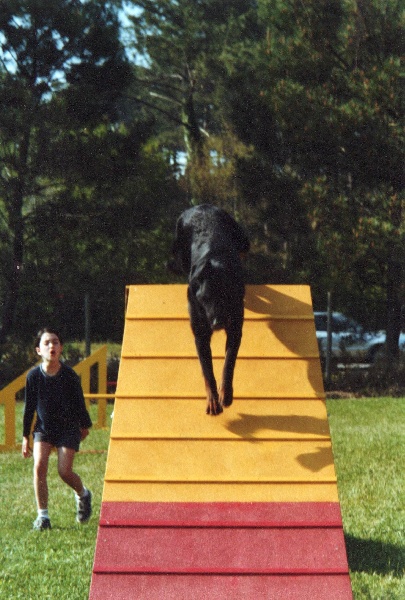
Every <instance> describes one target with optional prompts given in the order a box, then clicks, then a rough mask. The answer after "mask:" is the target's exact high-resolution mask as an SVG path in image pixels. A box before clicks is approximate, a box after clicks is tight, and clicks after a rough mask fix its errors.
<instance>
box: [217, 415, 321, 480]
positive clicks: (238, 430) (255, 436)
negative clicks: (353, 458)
mask: <svg viewBox="0 0 405 600" xmlns="http://www.w3.org/2000/svg"><path fill="white" fill-rule="evenodd" d="M226 428H227V429H228V431H231V432H232V433H234V434H236V435H238V436H239V437H240V438H242V439H244V440H247V441H249V442H252V443H259V442H261V441H263V440H272V439H275V440H280V439H282V440H283V441H296V440H297V439H300V440H301V441H306V440H313V439H314V438H316V440H317V441H319V442H323V441H326V442H329V440H330V437H329V428H328V423H327V420H326V419H320V418H316V417H311V416H305V415H266V416H262V415H260V416H259V415H251V414H246V413H238V418H237V419H232V420H230V421H228V422H227V424H226ZM274 432H281V433H282V434H285V435H281V436H275V435H274ZM303 434H304V435H305V437H303ZM295 460H296V461H297V462H298V463H299V464H300V465H301V466H302V467H303V468H304V469H306V470H308V471H312V473H318V472H319V471H322V469H324V468H325V467H328V466H329V465H331V464H333V454H332V450H331V448H330V446H329V445H328V446H327V447H324V446H317V447H316V451H315V452H314V451H312V452H304V453H301V454H298V455H297V456H296V457H295Z"/></svg>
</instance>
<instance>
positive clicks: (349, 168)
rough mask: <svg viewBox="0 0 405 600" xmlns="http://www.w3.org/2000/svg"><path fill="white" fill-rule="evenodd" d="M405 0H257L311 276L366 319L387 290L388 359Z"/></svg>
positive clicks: (394, 338)
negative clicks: (309, 240)
mask: <svg viewBox="0 0 405 600" xmlns="http://www.w3.org/2000/svg"><path fill="white" fill-rule="evenodd" d="M401 4H402V3H401V2H399V1H396V0H389V1H387V2H384V3H381V2H378V1H377V0H361V1H360V0H358V1H356V0H349V1H342V0H322V1H319V0H316V1H315V0H313V1H312V0H311V1H308V2H301V1H300V0H290V1H289V2H285V1H283V0H279V1H277V2H274V1H271V2H270V1H269V0H261V2H260V3H259V11H260V15H261V18H262V22H263V24H264V25H265V26H266V28H267V35H266V40H265V44H263V45H262V55H261V56H259V57H257V56H256V61H255V64H254V68H253V70H254V72H255V74H256V77H255V87H254V90H255V92H256V97H257V98H258V99H259V96H260V102H259V101H257V103H256V104H257V106H259V107H260V105H261V104H265V105H266V108H265V110H263V111H262V115H266V111H267V113H270V114H271V115H272V117H273V120H274V122H276V123H277V128H278V131H279V135H280V139H281V140H282V147H283V151H284V156H285V160H284V162H283V163H282V167H283V171H284V173H285V172H286V170H287V171H288V172H290V173H292V174H293V176H294V180H295V182H296V184H297V185H298V197H299V200H300V202H301V204H302V205H303V206H304V210H305V213H306V215H307V220H308V224H309V225H310V227H311V229H312V231H313V235H314V240H315V243H316V251H317V254H318V259H317V263H315V264H313V267H312V275H313V277H314V278H315V279H316V280H318V281H319V280H320V279H323V285H324V286H325V287H326V286H327V287H333V288H334V290H335V291H336V295H339V300H340V301H341V302H344V301H346V303H350V302H351V308H352V309H354V311H356V309H357V311H358V312H359V311H360V306H359V301H360V300H361V301H362V305H363V306H364V299H365V297H366V298H368V299H370V300H372V299H373V296H375V293H376V290H378V288H384V289H385V293H386V302H387V311H386V315H387V316H386V327H387V351H388V352H389V354H390V355H391V356H396V354H397V352H398V336H399V331H400V312H401V304H402V303H403V293H404V291H403V265H404V261H405V256H404V248H405V244H404V196H403V189H404V180H403V175H404V171H403V144H404V138H403V131H404V128H403V114H404V91H403V87H402V86H401V73H400V71H401V67H400V60H401V56H403V50H404V48H403V44H404V42H403V40H404V39H405V38H404V35H403V26H404V22H403V12H402V7H401ZM239 102H243V98H242V99H239ZM322 257H323V260H322ZM322 264H323V269H324V273H321V272H319V268H320V267H322ZM314 269H315V270H314ZM344 296H346V300H344ZM353 298H354V299H353ZM356 302H357V306H356Z"/></svg>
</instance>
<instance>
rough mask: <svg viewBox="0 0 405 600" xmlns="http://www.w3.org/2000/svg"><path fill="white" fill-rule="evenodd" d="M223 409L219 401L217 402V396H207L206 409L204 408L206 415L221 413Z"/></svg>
mask: <svg viewBox="0 0 405 600" xmlns="http://www.w3.org/2000/svg"><path fill="white" fill-rule="evenodd" d="M222 411H223V408H222V406H221V403H220V402H219V399H218V397H216V396H209V397H207V409H206V411H205V412H206V413H207V415H214V416H215V415H219V414H221V412H222Z"/></svg>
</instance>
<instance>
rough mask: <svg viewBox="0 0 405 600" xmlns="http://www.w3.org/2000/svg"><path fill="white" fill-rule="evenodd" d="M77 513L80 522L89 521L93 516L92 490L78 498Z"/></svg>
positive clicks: (77, 519)
mask: <svg viewBox="0 0 405 600" xmlns="http://www.w3.org/2000/svg"><path fill="white" fill-rule="evenodd" d="M76 503H77V515H76V521H78V523H87V521H88V520H89V519H90V516H91V492H90V491H89V490H87V494H86V495H85V496H83V498H77V497H76Z"/></svg>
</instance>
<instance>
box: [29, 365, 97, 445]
mask: <svg viewBox="0 0 405 600" xmlns="http://www.w3.org/2000/svg"><path fill="white" fill-rule="evenodd" d="M35 411H36V413H37V419H36V423H35V427H34V431H41V432H43V433H47V434H55V435H58V434H60V433H65V432H68V431H77V429H88V428H89V427H91V425H92V423H91V419H90V416H89V413H88V412H87V409H86V405H85V402H84V396H83V391H82V387H81V385H80V379H79V376H78V375H77V374H76V373H75V371H74V370H73V369H72V368H71V367H68V366H67V365H66V364H64V363H61V368H60V369H59V372H58V373H57V374H56V375H54V376H49V375H46V374H45V373H44V372H43V370H42V368H41V366H38V367H34V368H33V369H31V371H29V373H28V375H27V381H26V387H25V411H24V423H23V436H24V437H28V436H29V435H30V431H31V424H32V420H33V418H34V414H35Z"/></svg>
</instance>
